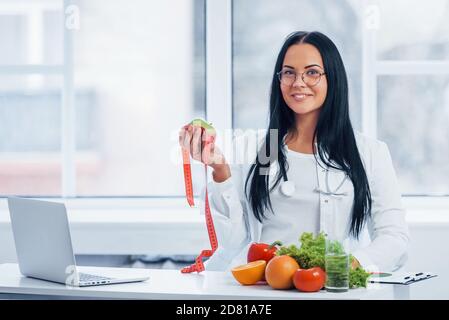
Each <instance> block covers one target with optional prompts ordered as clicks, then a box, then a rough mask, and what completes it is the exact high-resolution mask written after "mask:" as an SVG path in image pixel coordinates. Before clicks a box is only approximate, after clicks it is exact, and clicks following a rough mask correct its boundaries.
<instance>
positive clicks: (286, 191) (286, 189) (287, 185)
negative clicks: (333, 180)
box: [279, 142, 348, 198]
mask: <svg viewBox="0 0 449 320" xmlns="http://www.w3.org/2000/svg"><path fill="white" fill-rule="evenodd" d="M315 150H318V149H317V143H316V142H315ZM315 168H316V172H317V177H318V162H316V163H315ZM325 170H326V179H325V181H326V190H322V189H321V188H320V187H316V188H315V189H314V190H313V191H314V192H318V193H320V194H324V195H327V196H331V197H336V198H339V197H341V196H346V195H347V194H348V193H347V192H338V190H340V188H341V187H342V186H343V184H344V183H345V182H346V180H347V179H348V175H347V174H346V173H345V178H344V179H343V180H342V181H341V182H340V184H339V185H338V187H337V188H335V190H333V191H331V189H330V187H329V169H325ZM282 176H283V179H284V181H283V182H282V183H281V185H280V187H279V189H280V192H281V193H282V194H283V195H284V196H286V197H292V196H293V195H294V194H295V191H296V186H295V183H294V182H293V181H290V180H288V177H287V173H284V174H283V175H282ZM318 185H319V184H318Z"/></svg>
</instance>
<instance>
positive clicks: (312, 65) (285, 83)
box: [180, 32, 409, 271]
mask: <svg viewBox="0 0 449 320" xmlns="http://www.w3.org/2000/svg"><path fill="white" fill-rule="evenodd" d="M268 129H270V130H268V131H267V134H266V135H265V136H264V137H263V140H262V144H261V147H260V148H259V149H258V152H257V154H254V155H253V157H252V158H251V157H250V159H253V161H252V163H250V164H232V165H230V164H229V163H227V161H226V159H225V158H224V156H223V154H222V152H220V150H219V149H218V148H216V147H215V145H214V143H211V144H206V145H205V146H204V144H203V145H202V144H201V140H202V139H204V137H202V135H201V130H200V129H198V128H193V127H191V126H186V127H184V128H183V129H182V130H181V132H180V144H181V146H183V147H184V148H190V151H191V155H192V157H193V158H194V159H196V160H199V161H202V162H203V163H206V164H208V165H209V166H211V167H212V168H213V181H211V182H210V183H209V184H208V187H209V196H210V203H211V210H212V213H213V218H214V223H215V226H216V230H217V236H218V240H219V248H218V249H217V251H216V252H215V254H214V255H213V256H212V257H211V258H210V259H209V260H208V261H207V263H206V269H207V270H226V269H229V268H230V267H233V266H236V265H238V264H242V263H245V262H246V254H247V250H248V247H249V245H250V244H251V243H252V242H266V243H271V242H273V241H275V240H281V241H283V242H284V243H285V244H292V243H294V244H298V239H299V236H300V235H301V234H302V233H303V232H314V233H315V234H317V233H318V232H320V231H322V232H325V233H326V234H328V235H331V236H332V237H334V238H338V239H341V240H342V241H343V240H344V241H345V242H346V243H348V245H349V250H350V251H351V253H352V255H353V256H354V257H355V260H354V262H353V265H352V267H357V266H359V265H360V266H362V267H363V268H365V269H366V270H371V271H374V270H382V271H392V270H396V269H398V268H400V267H401V266H402V265H403V264H404V262H405V261H406V258H407V248H408V242H409V234H408V228H407V225H406V222H405V212H404V209H403V207H402V204H401V195H400V192H399V188H398V183H397V180H396V176H395V172H394V168H393V165H392V161H391V157H390V153H389V150H388V147H387V146H386V144H385V143H383V142H381V141H378V140H375V139H370V138H368V137H366V136H363V135H362V134H360V133H354V130H353V128H352V125H351V121H350V118H349V107H348V83H347V77H346V72H345V68H344V65H343V61H342V59H341V56H340V54H339V52H338V49H337V48H336V46H335V44H334V43H333V42H332V41H331V40H330V39H329V38H328V37H326V36H325V35H323V34H322V33H319V32H295V33H293V34H291V35H290V36H288V37H287V39H286V41H285V43H284V45H283V46H282V48H281V50H280V52H279V55H278V58H277V61H276V65H275V69H274V73H273V80H272V85H271V96H270V118H269V128H268ZM273 132H274V133H275V134H274V135H273ZM247 140H248V137H246V136H243V137H239V138H237V139H236V140H235V144H236V145H237V146H238V147H237V148H240V150H241V149H242V148H243V149H245V148H246V147H247V146H248V144H247V143H246V141H247ZM273 140H274V141H273ZM273 142H276V143H274V145H275V150H274V152H269V154H268V158H269V161H262V160H263V159H264V156H263V155H264V154H265V152H266V147H267V146H271V145H272V144H273ZM270 150H271V149H270Z"/></svg>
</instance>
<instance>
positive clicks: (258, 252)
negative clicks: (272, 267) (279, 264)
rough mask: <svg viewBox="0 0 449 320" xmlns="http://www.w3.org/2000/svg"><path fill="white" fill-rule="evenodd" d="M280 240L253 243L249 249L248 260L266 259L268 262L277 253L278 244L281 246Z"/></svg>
mask: <svg viewBox="0 0 449 320" xmlns="http://www.w3.org/2000/svg"><path fill="white" fill-rule="evenodd" d="M281 245H282V243H281V242H280V241H275V242H273V243H272V244H266V243H253V244H251V246H250V248H249V250H248V257H247V259H248V262H253V261H257V260H265V261H266V262H267V263H268V262H269V261H270V260H271V259H272V258H273V257H274V256H275V255H276V251H277V248H276V246H281Z"/></svg>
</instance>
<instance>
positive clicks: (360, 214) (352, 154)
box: [245, 31, 372, 238]
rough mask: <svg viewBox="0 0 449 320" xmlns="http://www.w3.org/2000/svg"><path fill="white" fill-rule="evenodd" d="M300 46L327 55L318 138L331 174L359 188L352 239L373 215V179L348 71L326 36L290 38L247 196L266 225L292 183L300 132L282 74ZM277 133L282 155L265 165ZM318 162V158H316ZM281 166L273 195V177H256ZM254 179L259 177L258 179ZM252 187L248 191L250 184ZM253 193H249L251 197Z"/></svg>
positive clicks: (296, 35) (310, 34)
mask: <svg viewBox="0 0 449 320" xmlns="http://www.w3.org/2000/svg"><path fill="white" fill-rule="evenodd" d="M299 43H307V44H310V45H313V46H314V47H315V48H317V49H318V51H319V52H320V54H321V57H322V59H323V64H324V70H325V72H326V78H327V84H328V87H327V95H326V99H325V101H324V103H323V106H322V107H321V110H320V114H319V117H318V122H317V125H316V128H315V132H314V141H316V143H317V149H318V150H317V152H318V155H319V157H320V159H321V161H322V162H323V163H324V164H325V165H327V166H328V167H330V168H334V169H337V170H342V171H344V172H345V173H346V174H347V175H348V177H349V178H350V179H351V181H352V183H353V186H354V203H353V212H352V218H351V226H350V235H352V236H354V237H355V238H358V237H359V234H360V232H361V230H362V228H363V226H364V224H365V222H366V220H367V218H368V217H369V216H370V214H371V202H372V199H371V192H370V188H369V184H368V178H367V175H366V172H365V169H364V167H363V163H362V160H361V158H360V154H359V151H358V148H357V145H356V139H355V136H354V130H353V128H352V124H351V121H350V119H349V102H348V80H347V76H346V71H345V67H344V65H343V61H342V59H341V56H340V53H339V52H338V49H337V47H336V46H335V44H334V43H333V42H332V40H330V39H329V38H328V37H327V36H325V35H324V34H322V33H320V32H317V31H314V32H304V31H298V32H294V33H292V34H290V35H289V36H288V37H287V38H286V40H285V42H284V44H283V46H282V48H281V50H280V52H279V55H278V57H277V60H276V65H275V68H274V72H273V80H272V84H271V92H270V117H269V125H268V130H267V133H266V135H265V139H264V142H263V143H262V146H261V148H260V149H259V150H258V154H257V156H256V159H255V163H254V164H252V165H251V168H250V170H249V172H248V176H247V178H246V182H245V195H246V198H247V199H248V201H249V204H250V206H251V208H252V210H253V213H254V215H255V217H256V218H257V219H258V220H259V221H260V222H262V220H263V219H264V218H265V213H264V212H265V210H266V209H270V211H271V212H272V213H274V212H273V208H272V204H271V200H270V192H271V191H272V190H273V189H274V188H275V187H276V186H277V185H278V184H279V182H280V180H281V178H284V179H287V170H288V162H287V159H286V156H285V144H284V137H285V136H286V134H288V133H294V132H296V127H295V126H296V124H295V114H294V111H293V110H291V109H290V108H289V107H288V106H287V104H286V103H285V101H284V98H283V97H282V92H281V89H280V82H279V79H278V77H277V73H278V72H279V71H280V70H281V69H282V64H283V61H284V57H285V54H286V52H287V50H288V48H289V47H290V46H292V45H295V44H299ZM272 129H274V130H277V132H278V134H277V154H274V155H272V154H269V155H268V157H269V162H267V161H260V160H261V159H262V154H266V151H267V147H268V146H270V138H271V136H270V132H271V130H272ZM315 158H316V156H315ZM274 160H277V162H278V168H279V170H278V173H277V175H276V177H275V182H274V184H273V186H272V187H271V189H269V185H270V183H269V179H270V175H268V174H256V173H259V172H263V170H265V171H266V170H267V169H269V167H270V164H271V163H272V162H274ZM253 173H254V174H253ZM250 181H251V185H250V188H249V190H248V183H249V182H250ZM248 191H249V193H248Z"/></svg>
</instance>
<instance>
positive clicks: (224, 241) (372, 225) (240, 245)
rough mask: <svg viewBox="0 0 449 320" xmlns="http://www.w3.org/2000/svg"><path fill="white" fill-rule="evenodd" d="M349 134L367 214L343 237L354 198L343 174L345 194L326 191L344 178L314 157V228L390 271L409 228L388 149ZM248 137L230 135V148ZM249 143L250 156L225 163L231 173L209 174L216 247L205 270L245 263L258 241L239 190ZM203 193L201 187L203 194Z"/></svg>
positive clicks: (370, 265) (369, 266) (256, 225)
mask: <svg viewBox="0 0 449 320" xmlns="http://www.w3.org/2000/svg"><path fill="white" fill-rule="evenodd" d="M355 136H356V142H357V146H358V149H359V152H360V155H361V158H362V162H363V164H364V166H365V170H366V174H367V177H368V181H369V185H370V190H371V197H372V216H371V218H370V219H368V221H367V223H366V224H365V227H364V229H363V231H362V232H361V235H360V237H359V239H358V240H356V239H354V238H352V237H349V226H350V219H351V213H352V205H353V199H354V189H353V185H352V182H351V180H350V179H349V178H348V179H346V181H345V182H344V183H343V185H342V186H341V187H340V188H339V190H338V194H341V193H343V194H346V195H332V192H334V190H335V189H336V188H337V187H338V186H339V185H340V184H341V182H342V181H343V180H344V178H345V173H344V172H343V171H340V170H335V169H332V168H329V167H327V166H326V165H324V164H323V163H322V162H321V161H320V159H319V157H318V161H319V163H321V165H322V166H323V167H324V168H326V169H323V168H321V167H318V183H319V188H320V189H321V190H323V191H325V192H322V193H320V231H323V232H325V233H327V234H332V235H333V236H334V237H336V238H337V239H346V243H347V244H348V246H349V250H350V252H351V254H352V255H353V256H354V257H355V258H357V260H358V261H359V262H360V264H361V265H362V267H363V268H365V269H366V270H369V271H379V270H381V271H393V270H396V269H398V268H400V267H402V266H403V264H404V263H405V261H406V259H407V252H408V243H409V232H408V227H407V224H406V221H405V210H404V209H403V206H402V204H401V194H400V191H399V187H398V182H397V179H396V174H395V171H394V168H393V164H392V160H391V156H390V152H389V150H388V147H387V145H386V144H385V143H384V142H381V141H379V140H375V139H372V138H368V137H366V136H364V135H362V134H360V133H358V132H356V133H355ZM248 141H249V140H248V135H245V136H241V137H238V138H237V139H235V141H234V144H235V148H236V149H235V150H237V151H240V152H241V151H242V150H243V149H242V148H248V144H247V142H248ZM260 142H261V140H259V143H260ZM253 149H254V152H253V154H252V155H251V154H250V155H249V157H248V159H252V160H251V161H246V162H245V163H243V164H239V163H237V164H231V165H230V167H231V174H232V176H231V178H229V179H227V180H226V181H224V182H221V183H217V182H215V181H213V180H212V181H210V182H209V183H208V192H209V200H210V206H211V211H212V216H213V219H214V225H215V229H216V233H217V237H218V249H217V250H216V252H215V253H214V255H213V256H212V257H211V258H209V260H208V261H206V263H205V267H206V270H229V269H230V268H232V267H234V266H237V265H240V264H244V263H246V255H247V252H248V248H249V246H250V244H251V243H253V242H259V241H260V237H261V231H262V223H260V222H259V221H258V220H257V219H256V218H255V216H254V214H253V212H252V209H251V207H250V205H249V203H248V201H247V200H246V198H245V195H244V185H245V180H246V176H247V174H248V170H249V168H250V166H251V163H252V162H253V161H254V159H255V157H256V153H255V152H256V149H257V148H253ZM276 170H277V163H273V164H272V165H271V167H270V175H272V176H271V177H270V183H272V182H273V180H274V179H273V178H274V174H275V172H277V171H276ZM326 176H327V179H328V180H327V181H326ZM326 182H327V183H326ZM327 186H329V188H328V187H327ZM326 191H327V192H329V191H330V194H326ZM204 194H205V192H202V195H203V197H204ZM285 201H288V198H286V200H285ZM299 236H300V235H298V238H299Z"/></svg>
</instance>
